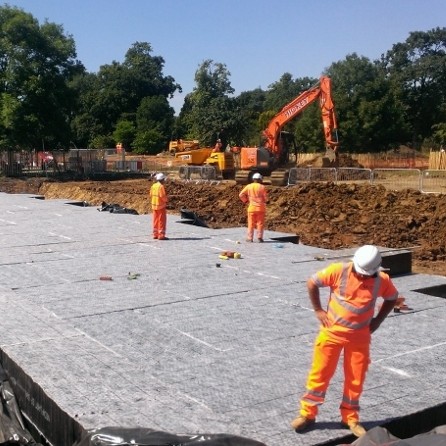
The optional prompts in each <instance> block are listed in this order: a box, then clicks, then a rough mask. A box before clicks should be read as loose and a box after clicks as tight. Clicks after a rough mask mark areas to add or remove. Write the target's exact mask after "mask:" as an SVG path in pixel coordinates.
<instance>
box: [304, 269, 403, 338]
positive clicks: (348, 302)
mask: <svg viewBox="0 0 446 446" xmlns="http://www.w3.org/2000/svg"><path fill="white" fill-rule="evenodd" d="M312 279H313V281H314V283H315V284H316V285H317V286H319V287H330V298H329V301H328V308H327V317H328V320H329V321H330V326H329V327H324V328H323V329H322V330H323V331H325V333H326V334H327V335H328V336H333V337H335V338H336V337H346V336H347V337H348V335H350V334H354V336H355V339H356V340H359V339H360V338H362V337H364V339H366V338H368V337H369V336H370V330H369V324H370V321H371V320H372V318H373V316H374V313H375V304H376V300H377V298H378V297H382V298H383V299H384V300H391V301H392V300H396V299H397V297H398V291H397V290H396V288H395V286H394V285H393V283H392V281H391V280H390V277H389V275H388V274H386V273H384V272H382V271H380V272H378V273H377V274H376V277H373V276H372V277H369V278H366V279H364V278H359V277H357V276H356V274H355V273H354V270H353V263H333V264H331V265H329V266H328V267H327V268H325V269H323V270H322V271H319V272H317V273H316V274H314V275H313V276H312Z"/></svg>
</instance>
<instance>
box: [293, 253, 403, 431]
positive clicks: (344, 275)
mask: <svg viewBox="0 0 446 446" xmlns="http://www.w3.org/2000/svg"><path fill="white" fill-rule="evenodd" d="M352 260H353V261H351V262H345V263H333V264H331V265H329V266H327V267H326V268H325V269H323V270H321V271H319V272H317V273H315V274H314V275H313V276H311V277H310V278H309V279H308V281H307V288H308V294H309V297H310V301H311V304H312V306H313V309H314V312H315V315H316V317H317V319H318V320H319V322H320V324H321V327H320V331H319V335H318V336H317V338H316V342H315V344H314V352H313V364H312V366H311V369H310V372H309V374H308V379H307V391H306V393H305V394H304V395H303V397H302V399H301V402H300V414H299V415H298V416H297V417H296V418H295V419H294V420H293V421H292V422H291V426H292V428H293V429H294V430H295V431H296V432H301V431H304V430H305V429H307V428H308V427H309V426H311V425H312V424H314V422H315V421H316V416H317V414H318V407H319V406H320V405H321V404H322V403H323V402H324V399H325V393H326V391H327V388H328V385H329V383H330V379H331V378H332V376H333V374H334V372H335V370H336V367H337V364H338V360H339V357H340V354H341V352H342V351H343V352H344V390H343V397H342V402H341V405H340V412H341V424H342V425H343V427H346V428H349V429H350V430H351V432H352V433H353V434H354V435H356V436H357V437H360V436H361V435H363V434H364V433H365V432H366V431H365V429H364V427H363V426H362V425H361V424H360V423H359V398H360V396H361V393H362V390H363V385H364V380H365V376H366V372H367V368H368V365H369V362H370V353H369V352H370V342H371V334H372V333H373V332H374V331H375V330H377V329H378V327H379V326H380V325H381V323H382V322H383V321H384V319H385V318H386V317H387V315H388V314H389V313H390V312H391V311H392V310H393V308H394V305H395V303H396V300H397V298H398V291H397V290H396V288H395V286H394V284H393V282H392V280H391V279H390V277H389V275H388V274H386V273H384V272H383V271H382V268H381V261H382V259H381V254H380V252H379V250H378V248H376V246H373V245H365V246H362V247H361V248H359V249H358V250H356V252H355V254H354V256H353V259H352ZM321 287H330V297H329V301H328V308H327V310H324V309H323V308H322V306H321V301H320V297H319V288H321ZM378 297H382V298H383V299H384V301H383V304H382V306H381V308H380V309H379V311H378V312H377V314H376V316H374V314H375V302H376V300H377V298H378Z"/></svg>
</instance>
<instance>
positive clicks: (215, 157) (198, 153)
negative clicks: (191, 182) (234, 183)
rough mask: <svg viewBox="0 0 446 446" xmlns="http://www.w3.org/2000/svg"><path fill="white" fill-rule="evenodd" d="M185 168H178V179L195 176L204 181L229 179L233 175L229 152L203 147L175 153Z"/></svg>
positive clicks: (233, 168) (232, 157)
mask: <svg viewBox="0 0 446 446" xmlns="http://www.w3.org/2000/svg"><path fill="white" fill-rule="evenodd" d="M175 158H179V159H181V160H182V161H184V163H185V164H186V166H182V167H180V170H179V177H180V178H182V179H191V177H193V176H195V177H197V178H201V179H204V180H214V179H217V178H219V179H220V178H223V179H229V178H233V177H234V175H235V166H234V156H233V154H232V153H231V152H216V151H215V148H214V149H213V148H210V147H203V148H200V149H197V150H189V151H186V152H182V153H177V154H176V155H175Z"/></svg>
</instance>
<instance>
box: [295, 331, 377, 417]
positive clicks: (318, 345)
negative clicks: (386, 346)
mask: <svg viewBox="0 0 446 446" xmlns="http://www.w3.org/2000/svg"><path fill="white" fill-rule="evenodd" d="M342 351H344V391H343V397H342V403H341V405H340V411H341V418H342V421H343V422H344V423H347V424H348V423H349V422H358V421H359V398H360V396H361V393H362V389H363V386H364V380H365V376H366V373H367V369H368V366H369V362H370V338H368V339H367V338H366V339H364V337H362V339H360V340H359V341H358V340H355V337H354V335H353V336H352V335H350V336H348V335H347V336H345V337H343V338H338V337H336V338H334V337H331V336H330V335H329V334H327V333H325V332H324V331H321V332H320V333H319V335H318V337H317V338H316V342H315V346H314V354H313V364H312V366H311V369H310V372H309V375H308V380H307V392H306V393H305V394H304V396H303V397H302V399H301V402H300V405H301V409H300V414H301V415H303V416H304V417H307V418H311V419H314V418H316V416H317V414H318V408H319V406H320V405H321V404H322V403H323V402H324V400H325V393H326V391H327V389H328V385H329V384H330V380H331V378H332V377H333V375H334V373H335V371H336V367H337V364H338V362H339V357H340V355H341V352H342Z"/></svg>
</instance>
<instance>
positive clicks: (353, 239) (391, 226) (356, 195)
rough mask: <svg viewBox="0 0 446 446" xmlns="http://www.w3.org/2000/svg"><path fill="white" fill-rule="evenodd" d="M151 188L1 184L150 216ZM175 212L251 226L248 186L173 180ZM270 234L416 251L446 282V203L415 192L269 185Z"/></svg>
mask: <svg viewBox="0 0 446 446" xmlns="http://www.w3.org/2000/svg"><path fill="white" fill-rule="evenodd" d="M150 186H151V181H150V180H147V179H137V180H135V179H133V180H121V181H81V182H54V181H47V180H41V179H30V180H21V179H10V178H1V179H0V191H1V192H7V193H31V194H39V195H43V196H45V198H46V199H54V198H62V199H70V200H78V201H86V202H87V203H89V204H90V205H92V206H100V205H101V203H103V202H105V203H109V204H111V203H115V204H119V205H120V206H123V207H125V208H128V209H134V210H136V211H137V212H138V213H139V214H147V213H150V204H149V200H148V190H149V188H150ZM166 189H167V192H168V195H169V212H171V213H174V214H180V210H181V209H188V210H190V211H192V212H194V213H195V214H196V215H197V216H199V217H200V219H201V220H204V221H205V222H206V224H207V225H208V226H209V227H212V228H225V227H240V226H245V225H246V210H245V206H244V205H243V204H242V203H241V201H240V200H239V198H238V194H239V192H240V190H241V186H239V185H236V184H235V183H234V182H224V183H220V184H216V185H210V184H204V183H201V184H193V183H183V182H176V181H168V182H167V183H166ZM267 189H268V194H269V202H268V210H267V218H266V227H267V229H270V230H273V231H280V232H286V233H292V234H297V235H299V237H300V241H301V242H302V243H303V244H305V245H310V246H317V247H322V248H327V249H338V248H352V247H356V246H359V245H362V244H366V243H370V244H376V245H379V246H383V247H387V248H410V249H411V250H413V271H415V272H423V273H428V274H440V275H445V276H446V196H445V195H426V194H422V193H421V192H418V191H415V190H404V191H389V190H386V189H385V188H384V187H381V186H371V185H360V184H339V185H337V184H332V183H308V184H305V185H301V186H295V187H291V188H281V187H273V186H267Z"/></svg>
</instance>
